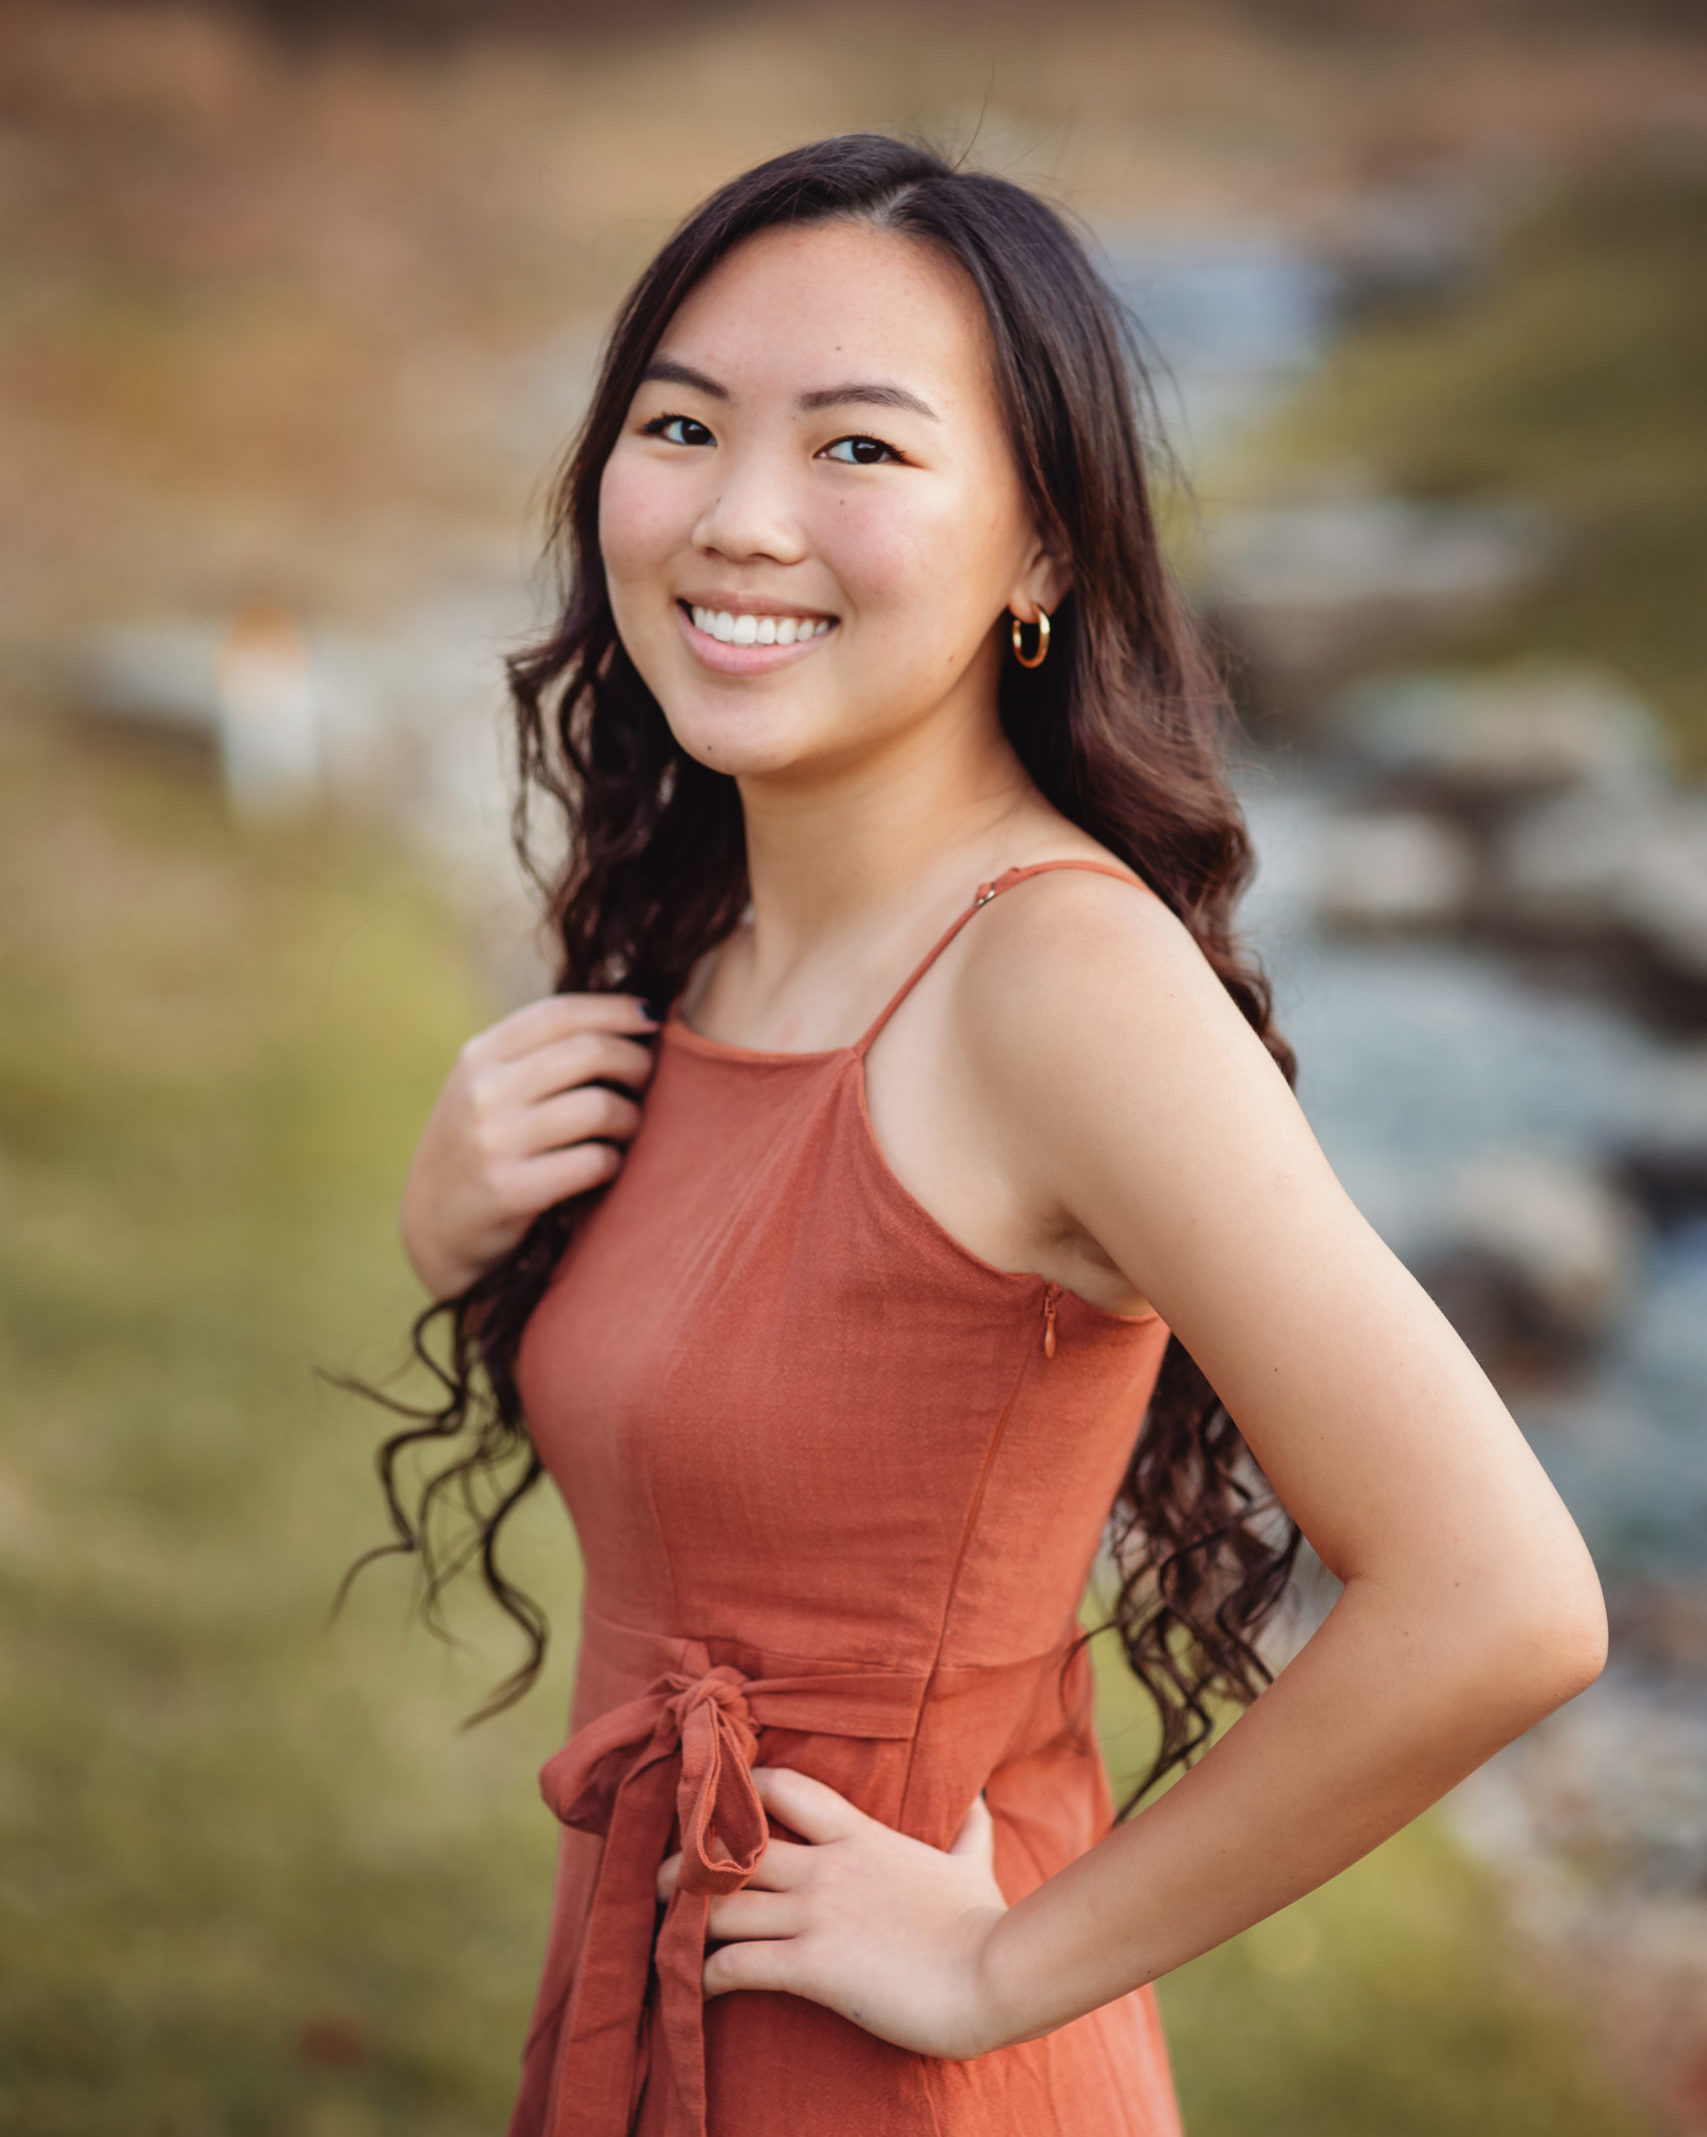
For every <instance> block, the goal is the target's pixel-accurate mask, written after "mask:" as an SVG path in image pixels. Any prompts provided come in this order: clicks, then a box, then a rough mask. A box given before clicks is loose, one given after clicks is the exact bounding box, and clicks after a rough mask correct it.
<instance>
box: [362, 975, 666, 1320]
mask: <svg viewBox="0 0 1707 2137" xmlns="http://www.w3.org/2000/svg"><path fill="white" fill-rule="evenodd" d="M656 1029H657V1021H656V1019H654V1018H652V1017H649V1016H647V1015H646V1014H645V1012H644V1011H643V1010H642V1008H641V1006H640V1003H639V1000H638V999H637V997H635V996H634V995H631V994H553V995H547V996H546V997H545V998H544V999H543V1000H542V1001H537V1002H529V1003H528V1004H527V1005H526V1007H525V1008H522V1009H517V1010H514V1011H512V1012H511V1014H510V1015H508V1016H506V1017H501V1018H500V1019H499V1020H498V1022H497V1023H496V1024H492V1025H489V1026H488V1027H487V1029H486V1030H484V1031H482V1032H478V1033H476V1035H475V1036H474V1037H473V1038H472V1039H470V1040H469V1041H468V1043H467V1044H466V1045H465V1046H464V1047H463V1048H462V1051H461V1052H460V1053H459V1054H458V1055H457V1058H456V1062H455V1065H454V1066H453V1068H452V1069H451V1072H450V1074H449V1076H448V1077H447V1078H446V1079H445V1084H444V1088H443V1090H441V1091H440V1093H439V1096H438V1100H437V1102H436V1103H435V1105H434V1107H433V1110H432V1113H431V1114H430V1115H429V1116H428V1120H427V1125H426V1127H425V1128H424V1129H423V1130H422V1133H421V1139H420V1141H419V1143H417V1144H416V1146H415V1154H414V1157H413V1158H412V1159H411V1160H410V1164H409V1172H408V1176H407V1178H406V1180H405V1182H404V1187H403V1203H402V1208H401V1211H400V1213H399V1221H398V1229H399V1232H400V1235H401V1237H402V1240H403V1250H404V1252H405V1253H406V1254H407V1255H408V1257H409V1260H410V1262H411V1263H412V1265H413V1267H414V1269H415V1273H416V1274H417V1275H418V1276H419V1277H420V1279H421V1281H422V1283H424V1284H425V1285H426V1287H427V1289H428V1290H429V1291H430V1292H431V1293H432V1294H433V1296H434V1297H435V1298H453V1297H455V1296H456V1294H457V1293H459V1292H461V1291H464V1290H466V1289H467V1287H468V1286H469V1285H470V1284H471V1283H472V1282H473V1281H474V1280H475V1278H476V1277H477V1276H480V1275H481V1274H483V1273H484V1271H485V1270H487V1269H489V1268H490V1267H491V1266H492V1264H493V1263H494V1262H496V1261H498V1260H499V1259H501V1257H502V1256H503V1255H505V1254H507V1253H508V1252H509V1251H510V1249H511V1248H512V1247H513V1246H515V1244H516V1243H517V1241H518V1240H520V1239H521V1237H522V1235H523V1234H524V1233H525V1232H526V1230H527V1228H528V1226H529V1225H530V1224H531V1223H532V1222H533V1220H534V1218H535V1217H537V1216H538V1215H539V1213H540V1211H541V1210H545V1209H549V1208H550V1207H551V1205H552V1204H553V1203H554V1202H561V1201H562V1200H564V1198H565V1197H566V1196H569V1195H576V1194H580V1193H582V1192H583V1191H584V1190H585V1189H587V1188H589V1187H596V1186H598V1185H599V1184H600V1182H601V1181H604V1180H608V1179H610V1178H611V1177H612V1176H613V1175H614V1174H615V1173H616V1171H617V1170H618V1168H619V1167H620V1165H621V1163H622V1150H621V1148H620V1145H621V1144H622V1143H624V1142H625V1141H626V1140H627V1139H628V1138H629V1137H630V1136H631V1135H632V1134H633V1133H634V1131H635V1129H636V1128H637V1127H638V1126H639V1124H640V1108H639V1106H638V1104H636V1103H635V1101H634V1100H633V1099H629V1098H624V1097H623V1096H622V1095H621V1093H620V1092H617V1091H610V1090H606V1089H605V1088H604V1086H603V1084H602V1083H599V1082H595V1081H593V1079H594V1078H596V1077H602V1078H608V1079H609V1080H610V1081H611V1082H615V1083H623V1084H628V1085H630V1086H632V1087H633V1088H634V1089H635V1090H637V1091H638V1090H639V1089H640V1088H641V1087H642V1086H643V1085H644V1084H645V1082H646V1079H647V1078H648V1077H649V1076H650V1074H651V1073H652V1055H651V1052H650V1051H649V1049H648V1048H647V1047H646V1046H645V1045H643V1044H642V1043H641V1042H642V1041H643V1040H644V1039H646V1038H647V1037H649V1036H650V1034H651V1033H652V1032H654V1031H656Z"/></svg>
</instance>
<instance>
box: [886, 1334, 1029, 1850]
mask: <svg viewBox="0 0 1707 2137" xmlns="http://www.w3.org/2000/svg"><path fill="white" fill-rule="evenodd" d="M1030 1370H1031V1356H1030V1352H1029V1350H1028V1351H1027V1353H1026V1355H1025V1356H1024V1357H1022V1358H1021V1359H1020V1362H1019V1369H1018V1371H1017V1372H1016V1373H1015V1374H1014V1377H1013V1383H1012V1385H1011V1386H1010V1387H1009V1389H1008V1392H1007V1397H1006V1400H1005V1401H1004V1402H1003V1404H1002V1407H1001V1410H1000V1412H999V1413H998V1415H997V1418H996V1422H995V1425H994V1427H993V1428H992V1430H991V1432H990V1436H989V1438H988V1439H987V1440H986V1441H985V1443H984V1455H983V1459H982V1460H981V1461H980V1463H979V1465H978V1475H977V1478H976V1480H975V1482H974V1483H973V1486H972V1491H971V1494H970V1496H969V1497H968V1499H967V1502H966V1513H965V1517H964V1519H963V1521H962V1523H961V1528H960V1541H959V1543H958V1544H957V1545H956V1547H955V1553H954V1564H953V1566H952V1568H951V1569H950V1572H949V1576H948V1586H947V1589H946V1590H945V1592H944V1595H943V1600H942V1618H941V1621H940V1622H939V1624H938V1626H937V1637H936V1647H935V1649H934V1651H933V1653H932V1655H931V1661H930V1668H929V1670H928V1672H927V1673H926V1677H925V1690H924V1697H923V1698H922V1699H921V1700H920V1702H919V1728H915V1730H914V1731H913V1734H912V1736H911V1737H910V1738H909V1739H908V1743H907V1770H906V1773H905V1774H904V1776H903V1778H902V1782H901V1807H900V1812H899V1818H900V1824H901V1830H902V1831H903V1832H905V1831H906V1820H907V1803H908V1799H909V1797H910V1796H911V1794H912V1791H913V1771H914V1767H915V1765H916V1764H917V1761H918V1755H919V1734H920V1729H922V1727H923V1725H924V1719H925V1716H926V1715H927V1714H928V1713H929V1711H930V1703H931V1691H932V1689H933V1687H934V1686H935V1684H936V1682H937V1678H938V1676H939V1675H940V1674H941V1671H942V1658H943V1652H944V1650H945V1648H946V1647H947V1645H948V1621H949V1618H950V1617H951V1616H952V1614H953V1611H954V1603H955V1598H956V1596H957V1595H958V1594H959V1592H960V1577H961V1574H962V1573H963V1572H964V1571H965V1567H966V1554H967V1551H968V1550H969V1549H970V1547H971V1543H972V1538H973V1535H974V1533H975V1532H976V1530H977V1526H978V1515H979V1512H980V1510H981V1509H982V1507H983V1504H984V1494H985V1492H986V1491H987V1490H988V1488H989V1483H990V1472H991V1470H992V1469H994V1467H995V1465H996V1455H997V1453H998V1452H999V1451H1000V1448H1001V1444H1002V1440H1003V1438H1004V1436H1005V1435H1006V1433H1007V1429H1008V1420H1009V1418H1010V1417H1012V1415H1013V1408H1014V1404H1015V1402H1016V1401H1017V1400H1018V1399H1019V1391H1020V1389H1021V1388H1022V1387H1024V1385H1025V1379H1026V1375H1027V1373H1028V1372H1029V1371H1030Z"/></svg>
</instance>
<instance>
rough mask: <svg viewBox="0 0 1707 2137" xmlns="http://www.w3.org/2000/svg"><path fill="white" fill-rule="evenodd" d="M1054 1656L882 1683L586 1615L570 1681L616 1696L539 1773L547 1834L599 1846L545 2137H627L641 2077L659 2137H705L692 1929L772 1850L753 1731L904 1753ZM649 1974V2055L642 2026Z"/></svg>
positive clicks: (837, 1668)
mask: <svg viewBox="0 0 1707 2137" xmlns="http://www.w3.org/2000/svg"><path fill="white" fill-rule="evenodd" d="M1075 1629H1076V1628H1075ZM1069 1644H1070V1642H1069V1640H1068V1639H1063V1640H1062V1641H1060V1642H1058V1643H1057V1644H1056V1645H1055V1646H1054V1647H1053V1648H1049V1649H1046V1650H1044V1651H1043V1652H1042V1653H1041V1654H1036V1655H1026V1656H1022V1657H1017V1658H1015V1659H1014V1660H1013V1661H1011V1662H1001V1663H992V1664H987V1665H979V1664H970V1665H960V1666H956V1667H951V1668H944V1667H943V1666H941V1665H940V1663H939V1664H936V1665H935V1666H928V1667H927V1666H915V1667H911V1668H894V1669H886V1668H882V1667H879V1666H875V1665H872V1664H869V1663H866V1662H862V1661H858V1660H845V1661H821V1662H817V1663H814V1662H813V1661H812V1659H811V1658H809V1657H805V1656H801V1655H799V1654H794V1653H787V1652H781V1651H778V1650H775V1649H770V1650H767V1649H763V1648H759V1647H755V1646H753V1645H752V1644H750V1643H748V1642H745V1641H741V1640H737V1639H732V1638H722V1637H718V1636H715V1635H709V1634H708V1635H705V1636H703V1637H690V1636H686V1635H681V1634H676V1633H664V1632H655V1631H648V1630H644V1629H642V1628H639V1627H635V1626H629V1625H623V1624H621V1623H619V1622H618V1621H617V1620H615V1619H612V1618H609V1617H606V1616H605V1615H604V1614H603V1613H602V1612H601V1611H599V1610H597V1609H595V1608H592V1607H583V1611H582V1657H583V1666H585V1665H586V1664H587V1663H589V1662H590V1663H591V1664H592V1665H593V1666H594V1668H595V1669H597V1670H598V1671H599V1672H600V1673H601V1674H602V1676H603V1678H604V1684H605V1688H607V1689H609V1690H611V1691H613V1692H615V1693H616V1694H617V1695H618V1696H616V1697H615V1698H614V1699H613V1700H611V1701H610V1702H608V1703H606V1704H604V1705H603V1707H602V1711H600V1712H598V1713H597V1714H596V1715H594V1716H593V1717H592V1718H591V1719H589V1720H588V1721H587V1722H585V1723H584V1724H583V1725H582V1726H581V1727H580V1728H577V1729H576V1730H575V1731H574V1732H573V1734H572V1735H571V1736H570V1738H569V1741H568V1742H567V1743H566V1744H565V1745H564V1747H563V1748H562V1750H561V1751H559V1752H557V1753H556V1754H555V1755H554V1756H553V1757H552V1758H550V1759H548V1760H547V1761H546V1764H545V1766H544V1767H543V1769H542V1770H541V1773H540V1792H541V1794H542V1795H543V1796H544V1797H545V1800H546V1802H547V1803H548V1804H549V1806H550V1807H551V1809H552V1810H553V1811H554V1812H555V1813H556V1815H557V1817H558V1818H559V1819H560V1820H561V1821H562V1822H563V1823H564V1824H565V1825H567V1826H571V1827H575V1828H577V1829H579V1830H581V1831H585V1832H590V1833H597V1834H600V1835H602V1836H603V1838H604V1842H605V1845H604V1849H603V1851H602V1855H601V1860H600V1864H599V1869H598V1876H597V1882H596V1884H595V1887H594V1891H593V1896H592V1903H591V1907H590V1911H589V1914H588V1917H587V1921H586V1927H585V1942H584V1947H583V1952H582V1957H581V1963H580V1965H579V1967H578V1969H577V1984H576V1988H575V1992H574V1995H573V1997H572V2000H571V2005H570V2008H569V2010H568V2012H567V2014H566V2017H565V2021H564V2024H563V2030H562V2035H561V2037H560V2041H559V2045H558V2054H557V2070H556V2078H555V2083H554V2085H553V2088H552V2097H553V2105H552V2122H551V2127H552V2130H553V2132H554V2137H569V2133H570V2132H573V2133H574V2137H626V2133H627V2131H628V2130H629V2128H630V2126H631V2121H632V2117H633V2114H634V2112H635V2110H636V2108H637V2107H638V2104H639V2099H640V2094H641V2090H642V2088H643V2086H644V2085H645V2084H646V2082H647V2079H648V2073H649V2071H650V2070H651V2069H652V2066H653V2065H654V2064H656V2065H657V2069H656V2073H655V2074H656V2078H657V2082H658V2083H659V2084H660V2085H661V2086H662V2087H663V2089H664V2095H665V2107H664V2112H663V2119H662V2127H663V2128H664V2130H665V2131H666V2132H667V2133H668V2137H705V2115H706V2094H705V2043H704V2021H703V1992H702V1984H701V1974H702V1971H703V1968H704V1963H705V1936H706V1914H707V1910H708V1908H709V1906H710V1903H711V1900H712V1898H713V1897H714V1896H716V1895H717V1894H720V1893H726V1892H735V1891H738V1890H739V1889H740V1888H741V1886H742V1885H744V1884H745V1883H746V1882H747V1880H748V1879H749V1878H750V1877H751V1876H752V1874H753V1872H754V1870H755V1869H756V1868H757V1867H758V1863H759V1858H760V1857H761V1855H762V1854H763V1853H764V1850H765V1847H766V1845H767V1843H768V1840H769V1837H770V1835H769V1828H768V1824H767V1821H766V1817H765V1811H764V1806H763V1804H762V1803H761V1801H760V1799H759V1795H758V1790H757V1788H756V1786H755V1784H754V1781H753V1776H752V1769H753V1766H754V1763H755V1761H756V1759H757V1756H758V1731H759V1730H760V1729H763V1728H778V1729H785V1730H791V1731H801V1732H805V1733H807V1734H812V1735H823V1736H836V1737H855V1738H867V1739H875V1740H879V1741H882V1740H889V1741H904V1740H906V1739H908V1738H910V1737H912V1736H914V1735H915V1734H916V1732H917V1730H918V1727H919V1722H920V1718H921V1716H922V1714H923V1712H924V1710H925V1706H926V1703H927V1698H928V1699H929V1701H930V1703H931V1704H932V1705H933V1706H934V1705H936V1704H937V1703H939V1702H941V1701H946V1700H954V1699H957V1698H961V1697H970V1698H971V1699H973V1700H974V1701H976V1702H980V1703H981V1702H983V1701H991V1702H993V1703H994V1705H995V1707H997V1708H1000V1707H1003V1706H1005V1705H1006V1703H1007V1701H1008V1700H1010V1699H1011V1698H1012V1697H1013V1695H1014V1693H1015V1692H1016V1691H1017V1692H1020V1693H1022V1694H1031V1695H1033V1696H1034V1688H1035V1686H1036V1685H1037V1684H1038V1683H1039V1682H1040V1681H1041V1678H1042V1672H1043V1670H1044V1668H1045V1666H1046V1665H1048V1664H1051V1663H1055V1664H1057V1665H1058V1664H1059V1661H1060V1660H1061V1659H1062V1658H1064V1656H1065V1654H1066V1651H1067V1648H1068V1645H1069ZM1080 1661H1081V1664H1082V1662H1083V1656H1082V1655H1081V1657H1080ZM1082 1682H1083V1680H1081V1683H1082ZM1014 1718H1015V1719H1016V1720H1017V1718H1018V1717H1017V1716H1015V1717H1014ZM672 1828H674V1829H675V1831H676V1833H677V1834H678V1836H679V1845H680V1848H681V1855H682V1867H681V1875H680V1878H679V1880H678V1882H677V1885H676V1889H675V1891H674V1893H673V1894H672V1896H671V1899H670V1901H669V1904H668V1906H667V1908H666V1909H665V1912H664V1917H663V1921H662V1923H661V1924H660V1923H658V1922H657V1918H656V1912H655V1908H656V1899H655V1882H654V1881H655V1879H656V1875H657V1871H658V1866H659V1864H660V1863H661V1862H662V1861H663V1859H664V1856H665V1853H666V1851H667V1849H668V1847H669V1844H670V1839H671V1834H672ZM654 1931H655V1932H656V1933H655V1934H654ZM654 1966H655V1967H656V1969H657V1973H658V1985H659V2004H658V2030H659V2032H660V2033H661V2039H659V2040H658V2041H657V2042H656V2043H655V2042H654V2041H653V2039H652V2028H651V2027H650V2026H649V2025H648V2023H647V2008H646V2007H647V1992H648V1978H649V1974H650V1971H651V1969H652V1968H653V1967H654Z"/></svg>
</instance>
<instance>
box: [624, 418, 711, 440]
mask: <svg viewBox="0 0 1707 2137" xmlns="http://www.w3.org/2000/svg"><path fill="white" fill-rule="evenodd" d="M640 428H641V430H642V432H643V433H644V435H645V436H647V437H648V438H662V439H664V440H665V441H666V442H667V443H668V444H670V445H711V444H713V443H715V440H714V439H713V438H712V435H711V433H710V431H709V430H707V429H706V427H705V425H704V424H703V423H699V422H696V421H695V420H694V418H693V417H692V416H654V417H653V418H652V420H651V422H650V423H642V424H641V426H640ZM678 432H679V433H680V435H679V436H678V435H676V433H678Z"/></svg>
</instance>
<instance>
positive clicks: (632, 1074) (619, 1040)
mask: <svg viewBox="0 0 1707 2137" xmlns="http://www.w3.org/2000/svg"><path fill="white" fill-rule="evenodd" d="M644 1038H645V1034H644V1033H642V1034H638V1035H635V1036H629V1035H626V1034H624V1033H622V1032H615V1031H577V1032H571V1033H569V1034H568V1035H567V1036H566V1037H565V1036H562V1035H559V1036H558V1037H556V1038H554V1039H552V1040H550V1041H548V1042H547V1043H546V1044H545V1045H543V1046H536V1047H534V1048H533V1049H532V1050H531V1051H530V1052H528V1053H526V1054H521V1055H518V1056H516V1057H515V1058H513V1059H511V1060H509V1061H506V1062H503V1063H500V1064H498V1065H497V1066H495V1067H493V1068H491V1069H489V1070H488V1071H487V1072H486V1073H487V1074H488V1075H489V1076H490V1077H491V1079H492V1085H493V1090H494V1094H495V1095H497V1096H500V1097H502V1098H503V1099H505V1100H507V1101H508V1102H509V1103H511V1104H517V1105H531V1104H533V1103H534V1102H535V1101H536V1100H538V1099H542V1098H547V1097H549V1096H551V1094H552V1093H553V1092H556V1091H567V1090H569V1089H571V1088H572V1087H573V1086H574V1085H576V1084H584V1083H588V1082H590V1081H591V1080H592V1079H593V1078H594V1077H595V1076H597V1077H601V1078H604V1079H605V1080H607V1081H608V1082H611V1083H621V1084H630V1085H632V1086H634V1087H635V1088H636V1089H639V1088H640V1086H641V1085H643V1084H644V1083H645V1082H646V1080H647V1078H648V1077H649V1076H650V1075H651V1073H652V1067H653V1061H654V1053H653V1048H652V1047H651V1046H649V1045H646V1044H644V1043H643V1040H644Z"/></svg>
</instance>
